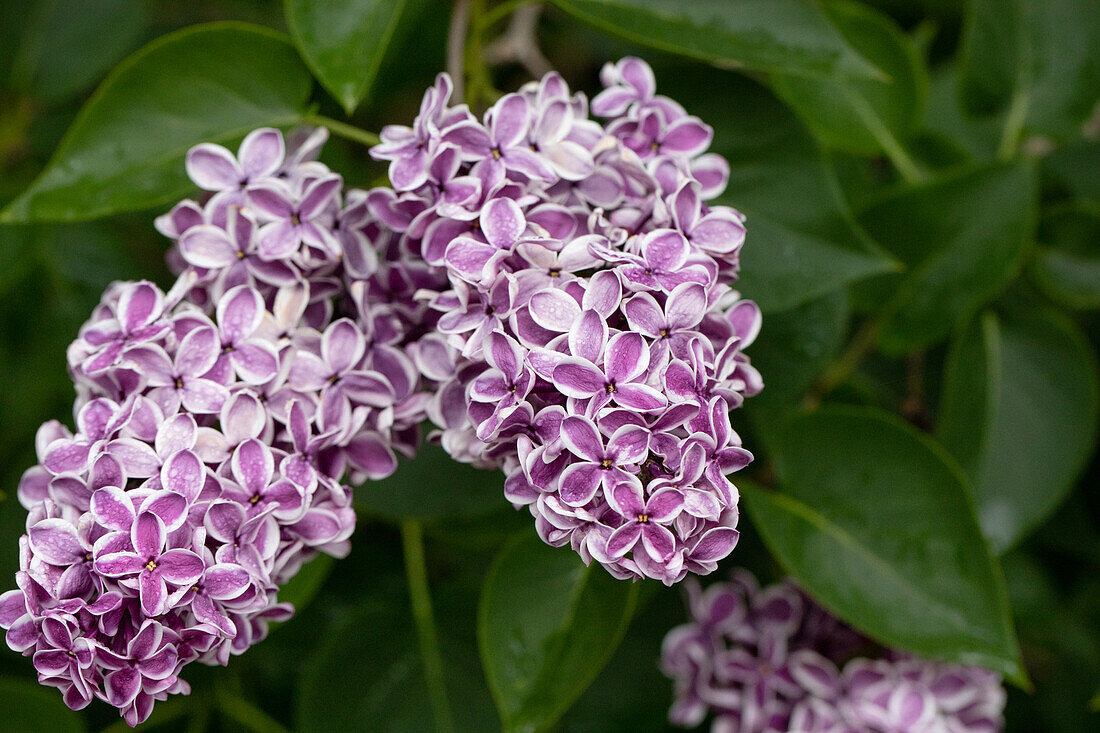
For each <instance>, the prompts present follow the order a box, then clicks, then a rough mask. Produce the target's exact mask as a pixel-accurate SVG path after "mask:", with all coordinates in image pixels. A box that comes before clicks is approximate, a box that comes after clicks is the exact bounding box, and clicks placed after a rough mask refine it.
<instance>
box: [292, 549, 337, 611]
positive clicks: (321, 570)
mask: <svg viewBox="0 0 1100 733" xmlns="http://www.w3.org/2000/svg"><path fill="white" fill-rule="evenodd" d="M335 564H336V558H334V557H333V556H332V555H325V554H324V553H322V554H320V555H318V556H317V557H315V558H313V559H312V560H310V561H309V562H307V563H306V564H305V565H303V566H302V569H301V570H299V571H298V573H297V574H296V575H295V576H294V577H293V578H291V579H290V580H289V581H287V583H286V584H285V585H284V586H283V587H282V588H280V589H279V602H280V603H290V604H293V606H294V612H295V613H301V612H302V609H303V608H305V607H306V606H308V605H309V602H310V601H312V600H313V598H314V597H315V596H316V595H317V593H318V592H320V590H321V588H322V587H323V586H324V584H325V581H326V580H328V576H329V575H331V574H332V568H333V566H334V565H335Z"/></svg>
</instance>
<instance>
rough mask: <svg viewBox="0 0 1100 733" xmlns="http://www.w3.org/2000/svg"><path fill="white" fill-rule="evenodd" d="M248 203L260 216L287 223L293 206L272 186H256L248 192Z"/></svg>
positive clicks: (282, 193)
mask: <svg viewBox="0 0 1100 733" xmlns="http://www.w3.org/2000/svg"><path fill="white" fill-rule="evenodd" d="M248 201H249V203H251V204H252V206H253V208H255V209H256V210H257V211H258V212H260V213H261V214H262V215H264V216H266V217H268V218H269V219H273V220H276V221H280V220H282V221H286V222H287V223H289V221H290V217H292V216H293V215H294V206H293V204H291V203H290V201H289V200H288V199H287V196H286V194H285V193H284V192H283V191H282V190H280V189H278V188H275V187H274V186H256V187H253V188H251V189H249V191H248Z"/></svg>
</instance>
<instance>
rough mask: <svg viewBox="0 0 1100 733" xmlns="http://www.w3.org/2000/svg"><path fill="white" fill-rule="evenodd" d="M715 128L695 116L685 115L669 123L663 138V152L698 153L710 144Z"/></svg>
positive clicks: (688, 154) (689, 154)
mask: <svg viewBox="0 0 1100 733" xmlns="http://www.w3.org/2000/svg"><path fill="white" fill-rule="evenodd" d="M713 138H714V130H712V129H711V128H710V126H709V125H705V124H703V123H702V122H701V121H700V120H699V119H697V118H695V117H685V118H683V119H680V120H676V121H675V122H673V123H672V124H671V125H669V128H668V131H667V132H666V133H665V136H664V139H663V140H661V152H663V153H679V154H682V155H687V156H692V155H697V154H699V153H701V152H703V151H704V150H706V149H707V147H708V146H709V145H710V141H711V140H712V139H713Z"/></svg>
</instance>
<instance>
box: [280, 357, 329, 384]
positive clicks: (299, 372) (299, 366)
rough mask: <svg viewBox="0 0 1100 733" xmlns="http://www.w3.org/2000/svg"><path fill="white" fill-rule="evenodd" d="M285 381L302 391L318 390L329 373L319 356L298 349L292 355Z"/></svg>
mask: <svg viewBox="0 0 1100 733" xmlns="http://www.w3.org/2000/svg"><path fill="white" fill-rule="evenodd" d="M293 359H294V361H293V362H292V363H291V365H290V372H289V373H288V375H287V381H288V382H290V384H291V385H293V386H294V387H296V388H297V389H300V390H304V391H310V392H311V391H313V390H319V389H321V388H322V387H324V386H325V383H326V382H327V381H328V378H329V375H330V374H331V372H330V370H329V368H328V366H326V365H325V362H324V361H322V360H321V357H319V356H317V355H315V354H311V353H309V352H308V351H298V352H296V353H295V354H294V356H293Z"/></svg>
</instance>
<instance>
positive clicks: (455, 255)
mask: <svg viewBox="0 0 1100 733" xmlns="http://www.w3.org/2000/svg"><path fill="white" fill-rule="evenodd" d="M497 252H498V250H497V249H496V248H495V247H493V246H491V245H488V244H482V243H481V242H478V241H475V240H473V239H470V238H469V237H458V238H457V239H455V240H453V241H452V242H451V243H450V244H449V245H447V252H446V255H445V256H444V260H445V261H446V263H447V264H448V265H449V266H450V267H452V268H454V269H455V270H456V271H457V272H458V273H459V274H461V275H464V276H465V277H466V278H467V279H470V280H471V281H473V282H477V281H478V280H480V279H481V277H482V272H483V271H484V269H485V266H486V265H487V264H488V263H489V261H490V260H491V259H492V258H493V257H494V256H495V255H496V254H497Z"/></svg>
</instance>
